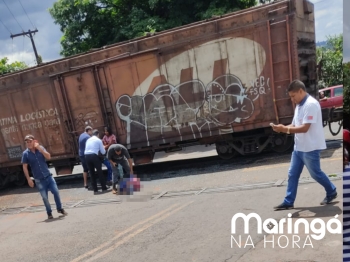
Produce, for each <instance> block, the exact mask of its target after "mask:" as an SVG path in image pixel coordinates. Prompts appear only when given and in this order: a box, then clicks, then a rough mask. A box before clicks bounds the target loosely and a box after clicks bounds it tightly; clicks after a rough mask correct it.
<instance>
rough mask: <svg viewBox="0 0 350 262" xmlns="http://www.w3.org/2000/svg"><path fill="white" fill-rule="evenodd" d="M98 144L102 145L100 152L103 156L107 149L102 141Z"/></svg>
mask: <svg viewBox="0 0 350 262" xmlns="http://www.w3.org/2000/svg"><path fill="white" fill-rule="evenodd" d="M98 143H99V145H100V152H101V154H102V155H104V154H106V149H105V147H104V146H103V144H102V141H101V140H99V141H98Z"/></svg>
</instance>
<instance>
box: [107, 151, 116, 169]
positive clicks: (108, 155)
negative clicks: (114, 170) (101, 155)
mask: <svg viewBox="0 0 350 262" xmlns="http://www.w3.org/2000/svg"><path fill="white" fill-rule="evenodd" d="M107 159H108V161H109V163H111V165H112V166H114V167H115V166H116V163H115V162H114V161H113V160H112V150H110V149H108V151H107Z"/></svg>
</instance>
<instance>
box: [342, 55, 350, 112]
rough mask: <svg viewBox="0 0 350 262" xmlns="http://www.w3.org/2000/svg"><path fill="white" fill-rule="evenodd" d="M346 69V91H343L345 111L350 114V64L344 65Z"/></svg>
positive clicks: (344, 80)
mask: <svg viewBox="0 0 350 262" xmlns="http://www.w3.org/2000/svg"><path fill="white" fill-rule="evenodd" d="M343 69H344V79H343V85H344V91H343V97H344V99H343V109H344V111H345V113H347V114H348V115H349V114H350V62H348V63H345V64H343Z"/></svg>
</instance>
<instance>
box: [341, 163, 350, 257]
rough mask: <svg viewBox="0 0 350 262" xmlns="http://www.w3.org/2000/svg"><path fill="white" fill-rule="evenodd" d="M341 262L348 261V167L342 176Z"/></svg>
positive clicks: (349, 225)
mask: <svg viewBox="0 0 350 262" xmlns="http://www.w3.org/2000/svg"><path fill="white" fill-rule="evenodd" d="M343 261H350V166H346V167H345V169H344V174H343Z"/></svg>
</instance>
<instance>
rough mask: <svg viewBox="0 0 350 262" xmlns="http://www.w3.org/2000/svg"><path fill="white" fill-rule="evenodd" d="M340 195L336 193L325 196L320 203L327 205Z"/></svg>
mask: <svg viewBox="0 0 350 262" xmlns="http://www.w3.org/2000/svg"><path fill="white" fill-rule="evenodd" d="M337 196H338V194H337V193H335V194H334V195H333V196H330V197H327V196H326V197H325V198H324V199H323V200H322V202H321V203H320V204H321V205H327V204H329V203H331V202H332V201H333V200H334V199H336V198H337Z"/></svg>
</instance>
